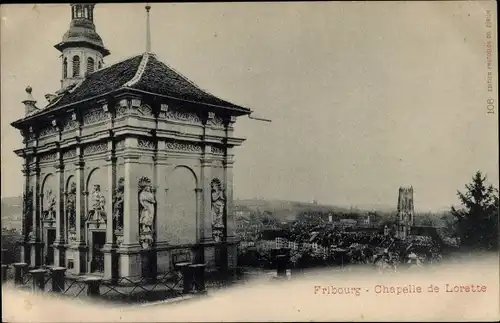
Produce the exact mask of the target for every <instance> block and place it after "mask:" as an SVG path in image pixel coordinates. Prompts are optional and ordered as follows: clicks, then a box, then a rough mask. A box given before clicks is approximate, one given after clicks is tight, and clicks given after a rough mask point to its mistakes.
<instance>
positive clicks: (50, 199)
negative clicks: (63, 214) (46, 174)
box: [45, 189, 56, 220]
mask: <svg viewBox="0 0 500 323" xmlns="http://www.w3.org/2000/svg"><path fill="white" fill-rule="evenodd" d="M55 218H56V196H55V195H54V194H52V190H51V189H48V190H47V200H46V206H45V219H47V220H54V219H55Z"/></svg>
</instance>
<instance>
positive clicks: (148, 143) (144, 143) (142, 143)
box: [137, 139, 155, 149]
mask: <svg viewBox="0 0 500 323" xmlns="http://www.w3.org/2000/svg"><path fill="white" fill-rule="evenodd" d="M137 144H138V146H139V147H140V148H148V149H155V143H154V141H152V140H147V139H139V140H138V141H137Z"/></svg>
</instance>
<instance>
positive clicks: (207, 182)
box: [200, 145, 216, 266]
mask: <svg viewBox="0 0 500 323" xmlns="http://www.w3.org/2000/svg"><path fill="white" fill-rule="evenodd" d="M211 153H212V152H211V148H210V146H208V145H207V146H205V150H204V154H203V157H202V159H201V180H200V182H201V189H202V191H201V194H200V195H201V206H200V209H201V221H202V222H201V223H200V226H201V230H202V236H201V241H200V242H201V245H202V249H201V250H200V253H203V261H204V262H205V263H207V264H209V266H213V265H214V264H215V262H216V255H215V253H216V250H215V247H214V246H213V245H212V244H213V243H214V238H213V236H212V212H211V210H212V196H211V181H212V172H211V167H212V160H211ZM200 258H201V256H200Z"/></svg>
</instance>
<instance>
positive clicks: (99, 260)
mask: <svg viewBox="0 0 500 323" xmlns="http://www.w3.org/2000/svg"><path fill="white" fill-rule="evenodd" d="M105 243H106V232H100V231H94V232H92V261H91V263H90V272H93V273H94V272H98V273H103V272H104V253H103V252H102V248H103V247H104V244H105Z"/></svg>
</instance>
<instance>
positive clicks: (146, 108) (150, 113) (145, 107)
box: [137, 104, 153, 117]
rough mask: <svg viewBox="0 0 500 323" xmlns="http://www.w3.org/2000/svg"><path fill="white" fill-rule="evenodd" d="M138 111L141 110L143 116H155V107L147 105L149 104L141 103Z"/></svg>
mask: <svg viewBox="0 0 500 323" xmlns="http://www.w3.org/2000/svg"><path fill="white" fill-rule="evenodd" d="M137 111H139V113H140V114H141V115H143V116H147V117H152V116H153V109H152V108H151V107H150V106H149V105H147V104H143V105H141V106H140V107H139V108H138V109H137Z"/></svg>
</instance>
